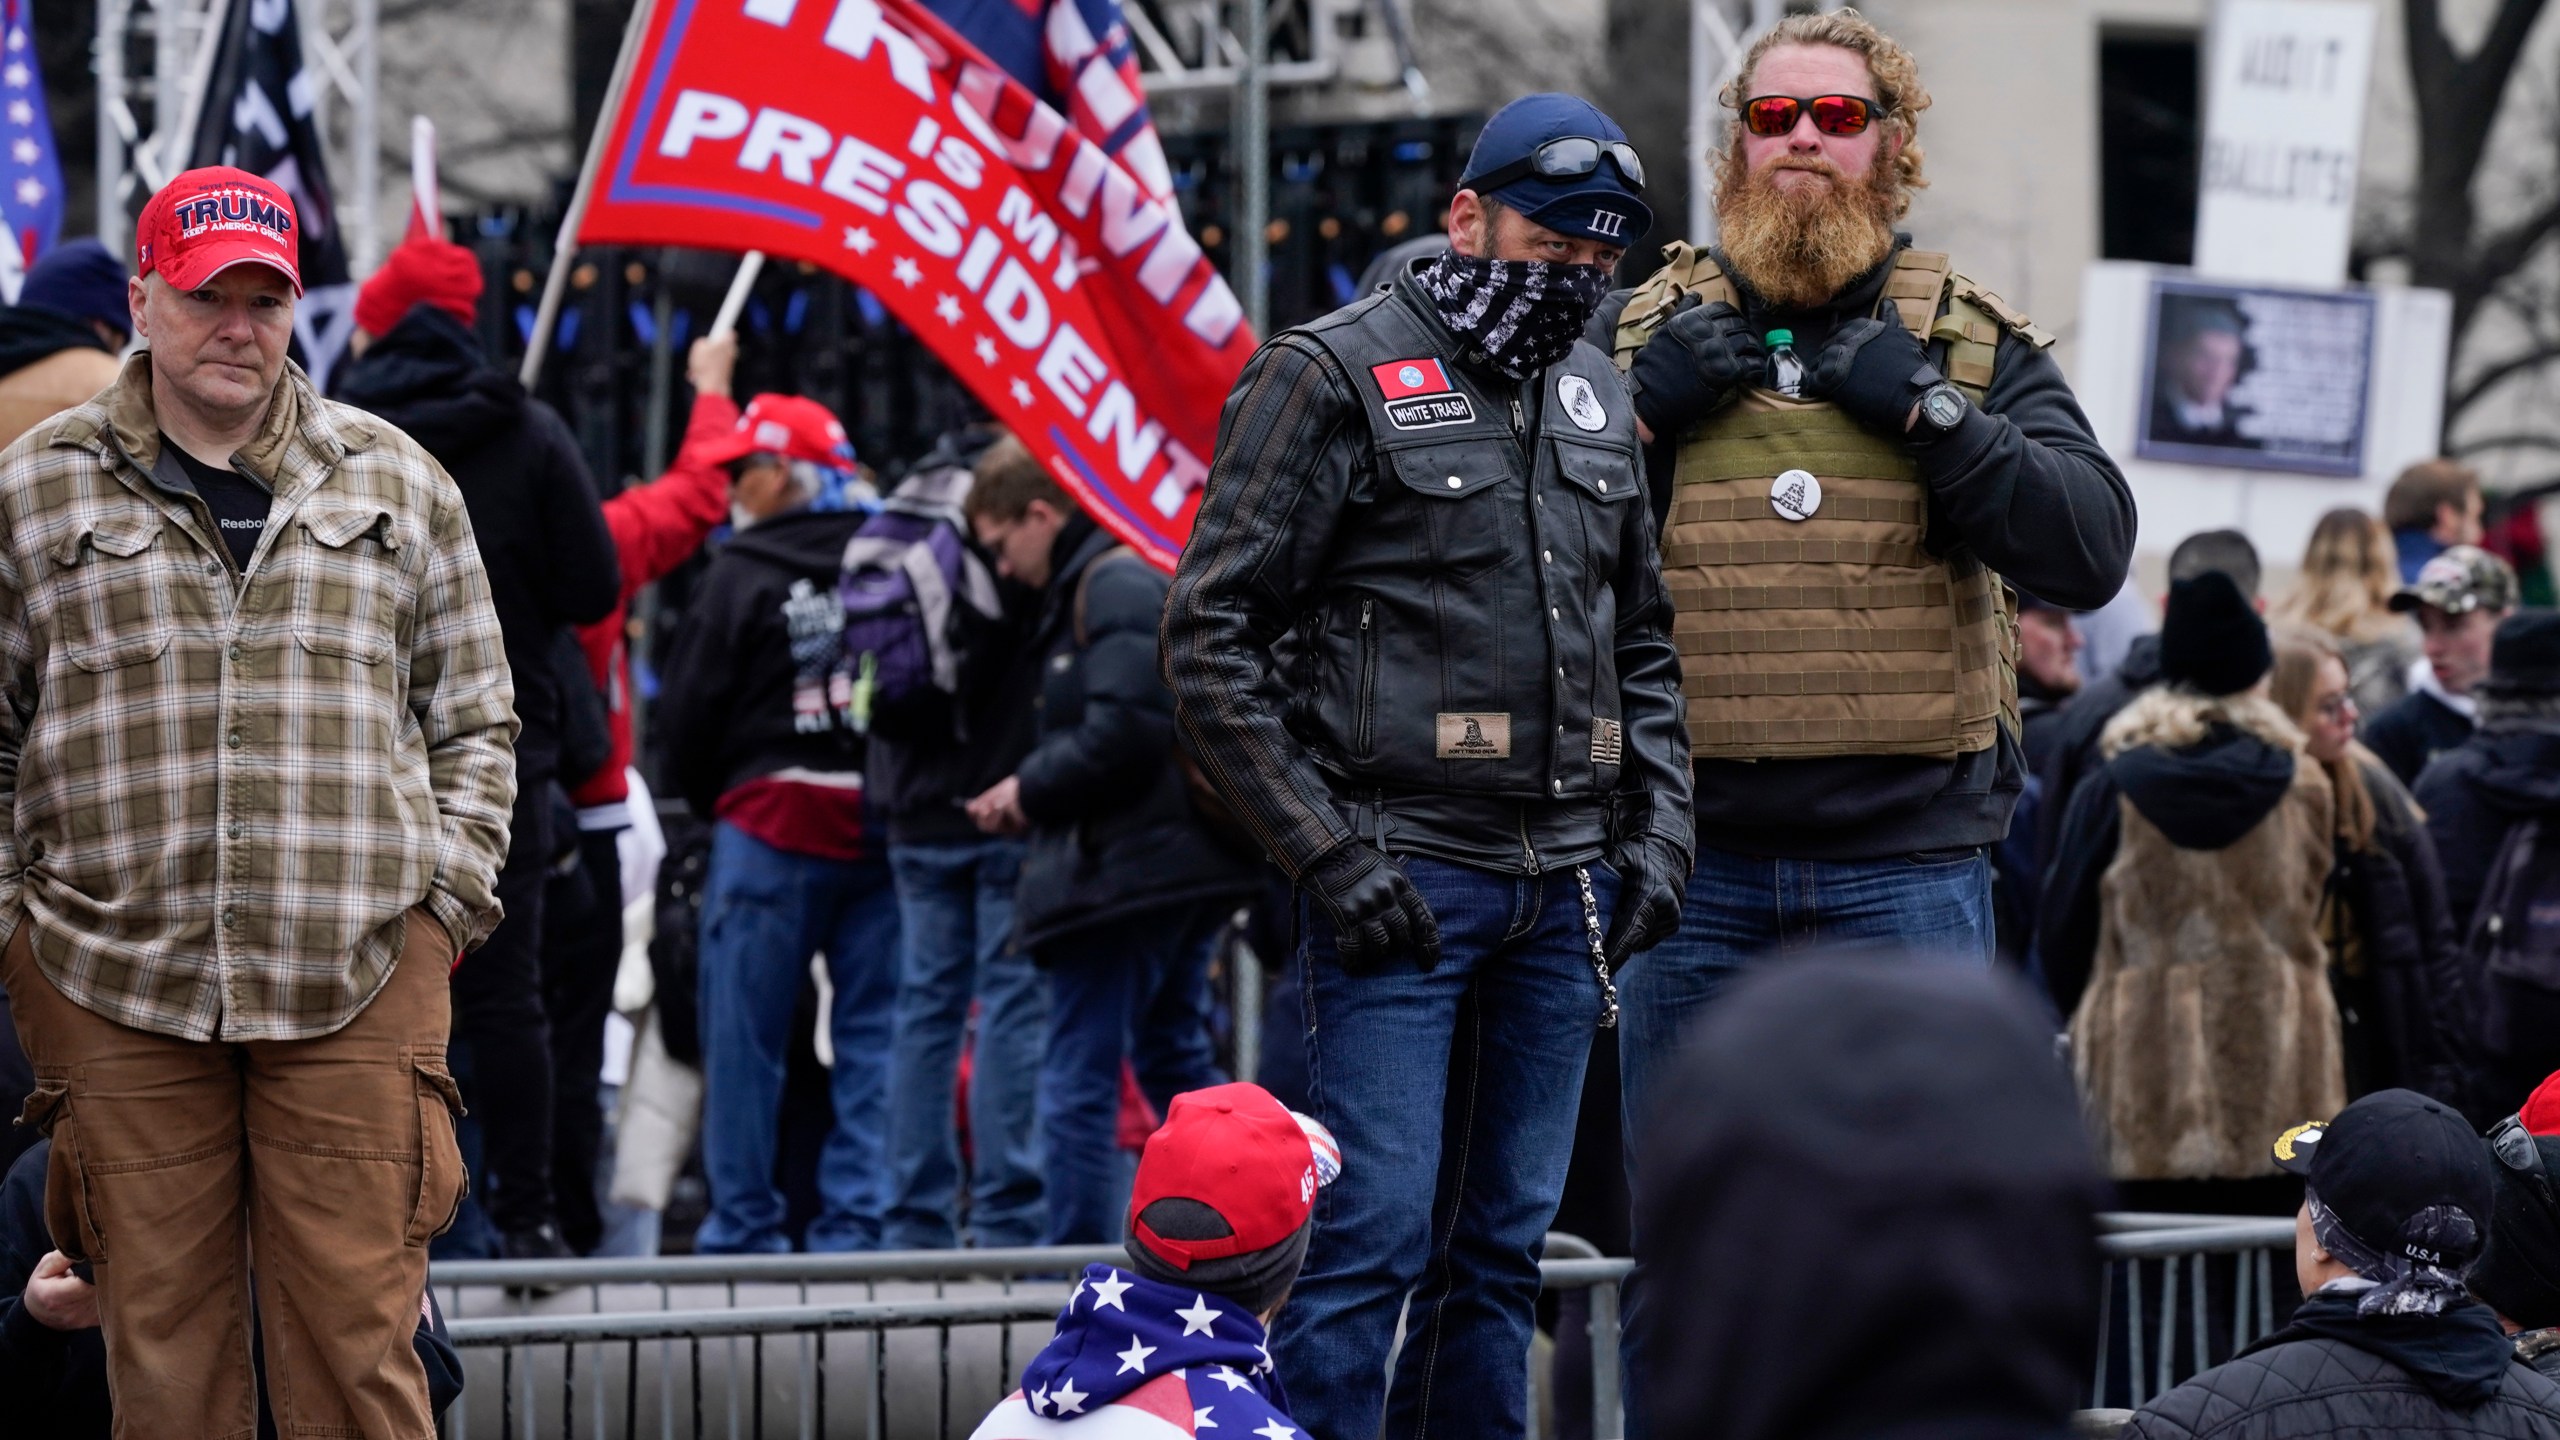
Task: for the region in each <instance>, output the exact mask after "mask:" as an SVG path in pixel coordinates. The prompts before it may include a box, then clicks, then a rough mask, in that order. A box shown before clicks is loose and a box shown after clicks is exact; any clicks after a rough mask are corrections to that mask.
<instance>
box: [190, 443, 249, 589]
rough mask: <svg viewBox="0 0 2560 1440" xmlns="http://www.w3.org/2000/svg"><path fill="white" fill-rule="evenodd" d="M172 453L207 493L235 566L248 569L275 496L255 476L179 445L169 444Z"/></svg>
mask: <svg viewBox="0 0 2560 1440" xmlns="http://www.w3.org/2000/svg"><path fill="white" fill-rule="evenodd" d="M169 453H171V454H173V455H175V456H177V457H178V465H179V467H180V468H182V469H184V470H185V471H186V472H187V479H188V480H190V481H191V482H193V483H194V485H195V487H196V493H197V494H198V495H201V496H203V497H204V504H205V508H206V509H208V510H211V511H212V512H213V524H214V528H215V529H217V530H219V531H221V532H222V543H223V544H225V545H227V546H229V547H231V559H232V561H233V564H234V566H235V568H237V569H239V570H242V571H244V572H245V571H246V570H247V569H248V568H249V557H250V556H252V555H255V554H257V553H258V537H259V536H261V535H264V534H266V533H267V511H268V509H269V508H270V507H271V506H272V505H273V504H274V502H275V497H274V496H272V495H269V494H268V493H267V487H266V486H264V485H261V484H259V483H258V481H257V480H256V478H255V477H253V476H249V475H244V474H242V473H241V472H239V471H237V470H217V469H215V468H213V467H212V466H210V465H207V464H206V463H204V462H203V461H201V460H198V459H197V458H196V457H194V456H193V455H190V454H188V453H187V452H186V451H185V450H183V449H181V448H180V447H178V446H176V445H171V446H170V447H169Z"/></svg>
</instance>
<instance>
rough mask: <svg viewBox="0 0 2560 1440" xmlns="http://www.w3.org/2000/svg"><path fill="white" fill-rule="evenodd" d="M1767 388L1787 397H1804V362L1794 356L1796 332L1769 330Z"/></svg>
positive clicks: (1797, 398) (1798, 398) (1796, 398)
mask: <svg viewBox="0 0 2560 1440" xmlns="http://www.w3.org/2000/svg"><path fill="white" fill-rule="evenodd" d="M1769 388H1770V389H1772V390H1775V391H1777V392H1778V393H1779V394H1781V395H1784V396H1786V397H1788V398H1789V399H1794V400H1800V399H1803V398H1804V362H1803V361H1801V360H1798V359H1797V358H1796V332H1794V331H1793V330H1772V331H1770V332H1769Z"/></svg>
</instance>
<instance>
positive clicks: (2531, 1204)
mask: <svg viewBox="0 0 2560 1440" xmlns="http://www.w3.org/2000/svg"><path fill="white" fill-rule="evenodd" d="M2486 1138H2487V1140H2488V1146H2489V1158H2490V1160H2491V1161H2492V1162H2494V1163H2493V1164H2492V1165H2491V1167H2490V1171H2489V1173H2490V1178H2491V1190H2492V1193H2493V1194H2494V1196H2495V1199H2494V1200H2493V1201H2492V1202H2491V1217H2490V1220H2489V1248H2487V1249H2486V1250H2483V1251H2482V1252H2480V1263H2479V1264H2477V1265H2474V1266H2472V1267H2471V1276H2470V1280H2471V1293H2472V1294H2474V1295H2477V1296H2479V1297H2480V1299H2481V1300H2482V1301H2483V1302H2485V1303H2486V1304H2487V1305H2488V1306H2489V1307H2490V1308H2491V1309H2494V1310H2496V1311H2497V1312H2498V1323H2499V1324H2500V1325H2502V1326H2504V1327H2505V1328H2506V1331H2507V1333H2508V1334H2509V1335H2510V1336H2512V1337H2513V1338H2514V1340H2515V1347H2516V1358H2517V1359H2518V1360H2521V1361H2523V1362H2524V1363H2525V1364H2527V1365H2530V1366H2532V1367H2533V1368H2534V1369H2536V1370H2538V1371H2540V1372H2541V1373H2542V1374H2543V1375H2544V1376H2545V1377H2547V1378H2549V1379H2552V1380H2560V1074H2555V1075H2551V1076H2548V1077H2546V1078H2545V1079H2544V1080H2543V1082H2542V1084H2541V1085H2539V1086H2538V1087H2536V1088H2535V1090H2534V1092H2533V1094H2532V1095H2530V1096H2528V1097H2527V1098H2526V1100H2525V1102H2524V1105H2523V1106H2522V1108H2520V1109H2519V1110H2517V1112H2516V1113H2515V1114H2513V1115H2511V1116H2508V1117H2507V1118H2506V1119H2503V1120H2501V1121H2499V1122H2498V1123H2497V1124H2496V1125H2493V1126H2491V1127H2490V1129H2489V1133H2488V1136H2487V1137H2486Z"/></svg>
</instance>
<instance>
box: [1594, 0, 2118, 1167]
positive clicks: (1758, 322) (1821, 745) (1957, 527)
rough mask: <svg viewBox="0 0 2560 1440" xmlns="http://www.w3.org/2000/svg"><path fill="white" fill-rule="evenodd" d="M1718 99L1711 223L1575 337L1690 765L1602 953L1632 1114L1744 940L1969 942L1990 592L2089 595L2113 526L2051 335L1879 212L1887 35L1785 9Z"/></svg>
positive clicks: (1913, 947) (1983, 863) (1991, 702)
mask: <svg viewBox="0 0 2560 1440" xmlns="http://www.w3.org/2000/svg"><path fill="white" fill-rule="evenodd" d="M1725 103H1726V104H1727V105H1730V106H1734V107H1735V108H1736V109H1737V111H1738V113H1739V117H1740V119H1739V123H1737V124H1736V126H1735V128H1734V133H1733V138H1732V141H1731V143H1730V145H1729V146H1728V148H1727V149H1726V150H1725V152H1724V154H1723V156H1722V157H1721V159H1720V161H1719V163H1718V170H1717V193H1716V213H1717V224H1718V228H1719V232H1720V237H1721V238H1720V241H1719V243H1718V244H1716V245H1713V246H1710V247H1707V248H1703V249H1692V248H1690V247H1688V246H1685V245H1675V246H1673V247H1671V258H1670V263H1669V264H1668V265H1667V266H1666V267H1665V268H1664V269H1663V270H1662V271H1661V272H1660V273H1658V274H1656V275H1655V276H1654V277H1653V278H1652V279H1651V280H1650V281H1648V282H1647V283H1646V284H1645V285H1644V286H1642V287H1640V288H1638V289H1636V290H1634V291H1632V292H1626V293H1622V294H1620V295H1616V296H1612V297H1611V298H1610V300H1609V301H1608V303H1607V304H1606V305H1604V306H1603V307H1602V309H1601V312H1600V314H1599V315H1598V316H1597V317H1596V318H1595V320H1594V322H1593V325H1592V328H1591V331H1590V334H1591V336H1592V338H1593V339H1594V340H1595V341H1597V342H1599V343H1604V344H1607V345H1609V346H1610V347H1611V348H1612V350H1613V352H1614V354H1615V356H1616V358H1617V360H1618V363H1619V364H1620V366H1621V367H1623V368H1625V369H1626V370H1627V372H1628V375H1629V379H1630V381H1631V383H1632V385H1633V388H1634V391H1635V407H1636V415H1637V418H1638V419H1639V421H1640V422H1642V424H1643V426H1644V436H1645V441H1646V451H1645V457H1646V472H1647V478H1648V482H1649V488H1650V490H1651V492H1652V495H1651V498H1652V501H1653V507H1654V510H1655V513H1656V514H1657V515H1659V516H1661V517H1663V520H1664V525H1665V531H1664V561H1663V573H1664V579H1665V583H1666V584H1667V586H1668V587H1669V589H1670V591H1671V594H1672V600H1673V604H1674V606H1675V607H1676V608H1677V610H1678V612H1679V616H1678V620H1677V622H1676V625H1675V627H1674V637H1675V640H1676V642H1677V645H1678V648H1679V650H1680V652H1681V662H1682V668H1683V671H1684V673H1685V678H1684V681H1683V688H1684V690H1685V692H1686V694H1687V697H1688V701H1689V711H1688V741H1689V750H1690V753H1691V755H1692V756H1693V757H1694V758H1695V762H1696V776H1697V779H1696V786H1695V795H1696V803H1697V814H1698V837H1699V848H1698V858H1697V866H1696V870H1695V873H1694V874H1693V875H1692V877H1691V879H1690V882H1689V887H1688V897H1687V904H1686V906H1685V907H1684V912H1683V917H1682V920H1681V925H1680V930H1679V933H1678V934H1676V935H1675V936H1673V937H1671V938H1670V939H1667V940H1665V941H1664V942H1663V944H1662V945H1661V946H1659V947H1657V948H1656V949H1655V950H1654V951H1652V952H1651V953H1649V954H1647V955H1646V956H1644V957H1643V958H1642V959H1640V960H1639V961H1637V962H1636V963H1635V964H1634V965H1632V966H1630V967H1629V969H1628V973H1627V977H1626V990H1627V1001H1628V1012H1627V1033H1626V1035H1625V1037H1624V1044H1623V1056H1624V1070H1625V1081H1626V1104H1627V1107H1628V1110H1627V1113H1628V1115H1629V1116H1630V1118H1631V1119H1635V1118H1638V1117H1641V1116H1642V1115H1643V1113H1644V1109H1643V1107H1644V1106H1645V1105H1646V1104H1647V1103H1648V1101H1649V1100H1650V1099H1651V1095H1650V1090H1651V1084H1650V1082H1651V1081H1652V1080H1653V1078H1654V1076H1655V1074H1656V1071H1657V1069H1658V1067H1659V1066H1660V1065H1661V1064H1662V1062H1664V1061H1665V1060H1667V1059H1668V1058H1669V1057H1670V1055H1671V1053H1672V1047H1673V1045H1674V1043H1675V1041H1676V1037H1677V1036H1678V1034H1679V1033H1680V1031H1681V1030H1682V1028H1683V1027H1685V1026H1686V1025H1687V1024H1688V1023H1689V1022H1690V1021H1691V1020H1692V1019H1693V1018H1694V1017H1695V1014H1696V1012H1697V1011H1699V1010H1700V1009H1702V1008H1703V1007H1704V1006H1705V1005H1706V1004H1707V1003H1708V1002H1709V1001H1710V1000H1711V998H1712V997H1713V996H1714V994H1715V993H1716V991H1717V990H1718V989H1719V988H1720V987H1721V986H1722V985H1723V984H1724V983H1725V982H1726V981H1727V980H1728V979H1730V978H1731V977H1732V976H1733V975H1734V973H1735V972H1736V971H1738V970H1740V969H1741V968H1743V967H1744V966H1746V965H1749V964H1752V963H1754V962H1757V961H1759V960H1761V959H1763V958H1764V957H1767V956H1770V955H1772V954H1776V953H1779V952H1783V951H1792V950H1799V949H1803V948H1807V947H1815V946H1839V945H1843V944H1848V945H1856V944H1861V943H1865V944H1891V945H1894V946H1895V947H1896V948H1897V949H1898V950H1900V951H1903V952H1907V953H1921V952H1934V953H1937V954H1943V955H1954V956H1960V957H1962V958H1964V959H1966V960H1969V961H1972V962H1975V963H1983V964H1987V963H1989V961H1990V958H1991V953H1992V942H1993V935H1992V908H1991V870H1990V863H1989V860H1988V859H1987V856H1986V847H1988V846H1990V845H1993V844H1995V843H1997V842H1998V841H1999V840H2000V838H2001V837H2002V836H2003V834H2005V833H2006V832H2007V830H2008V827H2009V816H2010V811H2011V809H2012V808H2013V807H2014V806H2015V804H2016V802H2017V798H2018V795H2019V793H2020V791H2021V790H2022V789H2023V788H2024V786H2025V782H2026V770H2025V766H2024V764H2023V763H2022V760H2021V755H2020V745H2019V731H2018V711H2017V704H2018V690H2017V678H2016V656H2017V651H2016V643H2017V642H2016V613H2017V607H2016V599H2015V590H2014V589H2013V588H2012V587H2016V589H2024V590H2027V591H2030V592H2032V593H2034V594H2035V595H2037V596H2039V597H2040V598H2042V599H2043V600H2045V601H2046V602H2048V603H2051V604H2056V605H2062V606H2067V607H2073V608H2094V607H2095V606H2098V605H2101V604H2104V603H2105V602H2106V601H2107V600H2108V599H2109V598H2110V597H2112V596H2113V595H2114V594H2115V592H2116V590H2117V588H2118V587H2119V586H2120V585H2121V584H2122V582H2123V580H2124V575H2125V566H2126V562H2127V560H2128V558H2129V557H2130V554H2131V551H2132V546H2133V534H2134V513H2133V501H2132V498H2131V496H2130V494H2129V493H2128V492H2127V490H2126V488H2125V484H2124V480H2123V477H2122V476H2121V475H2119V474H2118V473H2117V471H2116V468H2115V466H2114V464H2113V463H2112V462H2110V461H2109V460H2108V458H2107V456H2106V453H2105V451H2103V450H2102V449H2100V448H2099V445H2098V442H2097V440H2096V438H2095V437H2094V436H2093V435H2091V433H2090V430H2089V424H2088V421H2087V420H2086V419H2085V418H2084V417H2083V416H2082V415H2081V413H2080V407H2079V405H2078V404H2077V403H2076V402H2075V401H2074V400H2073V399H2072V396H2071V391H2070V389H2069V387H2068V386H2067V385H2065V383H2064V382H2063V379H2062V373H2061V371H2060V369H2059V368H2058V367H2057V366H2056V365H2055V364H2054V362H2053V360H2052V357H2051V356H2050V355H2049V354H2048V353H2047V349H2046V347H2047V346H2049V345H2050V344H2051V343H2052V342H2051V340H2050V339H2049V338H2048V337H2046V336H2045V335H2044V334H2043V333H2042V332H2041V331H2039V330H2037V329H2036V328H2035V327H2034V326H2033V325H2032V324H2030V323H2029V322H2028V320H2027V318H2026V317H2025V316H2023V315H2021V314H2019V313H2018V312H2017V311H2016V310H2014V309H2012V308H2010V307H2009V306H2008V305H2007V304H2006V303H2004V302H2003V301H2001V300H2000V299H1999V297H1997V296H1996V295H1993V294H1992V293H1990V292H1989V291H1987V290H1985V289H1983V288H1982V287H1981V286H1979V285H1977V284H1975V283H1974V282H1973V281H1971V280H1969V279H1966V278H1965V277H1964V276H1963V275H1961V274H1959V273H1957V272H1956V271H1955V270H1954V269H1953V268H1952V267H1951V265H1950V263H1949V261H1948V259H1947V257H1946V256H1944V255H1938V254H1931V253H1927V252H1923V251H1918V250H1915V249H1913V248H1912V247H1911V242H1910V239H1909V237H1908V236H1906V235H1902V234H1898V233H1896V231H1895V229H1894V226H1895V223H1896V222H1897V221H1899V220H1900V219H1901V218H1902V215H1903V213H1904V211H1905V210H1906V209H1908V207H1909V204H1910V198H1911V192H1912V191H1913V190H1915V189H1916V188H1918V187H1919V186H1920V185H1921V184H1922V183H1923V181H1922V177H1921V164H1920V160H1921V157H1920V147H1919V145H1918V143H1917V139H1916V120H1917V118H1918V115H1919V112H1920V111H1921V110H1923V109H1925V108H1927V106H1928V104H1929V96H1928V94H1927V92H1926V91H1924V90H1922V89H1921V88H1920V83H1919V74H1918V69H1917V67H1916V65H1915V64H1914V63H1913V61H1912V58H1911V55H1910V53H1909V52H1907V51H1905V50H1904V49H1903V48H1902V47H1901V46H1900V45H1899V44H1896V43H1895V42H1894V41H1893V40H1892V39H1891V38H1889V37H1887V36H1886V35H1884V34H1883V33H1881V32H1879V31H1878V30H1877V29H1876V28H1875V27H1874V26H1873V25H1872V24H1870V23H1868V22H1867V21H1866V20H1864V19H1862V18H1860V17H1859V16H1858V14H1857V13H1856V12H1855V11H1846V10H1844V11H1837V12H1834V13H1831V14H1826V15H1799V16H1793V17H1790V18H1789V19H1787V20H1785V21H1783V22H1782V23H1780V24H1779V25H1778V26H1777V27H1776V28H1775V29H1774V30H1772V31H1771V32H1770V33H1769V34H1768V35H1767V36H1766V37H1765V38H1763V39H1762V40H1761V41H1760V42H1759V43H1758V44H1757V45H1755V46H1754V47H1753V48H1752V50H1751V52H1750V53H1749V55H1748V56H1747V58H1746V61H1745V64H1744V66H1743V68H1742V71H1741V74H1740V76H1739V77H1738V78H1737V79H1736V80H1735V81H1734V82H1733V84H1731V85H1730V86H1728V87H1727V88H1726V91H1725ZM1779 331H1786V332H1789V335H1788V339H1789V341H1790V342H1791V344H1792V347H1793V349H1794V351H1795V352H1796V354H1797V355H1798V356H1799V357H1801V361H1802V366H1803V370H1804V375H1803V381H1802V385H1801V394H1800V395H1788V394H1784V393H1781V392H1780V390H1778V389H1777V388H1774V386H1775V377H1774V376H1773V374H1772V367H1771V366H1770V364H1769V354H1770V350H1771V348H1772V347H1771V345H1770V341H1771V339H1772V337H1773V336H1774V335H1775V334H1776V332H1779ZM2067 799H2068V797H2056V798H2055V799H2054V801H2053V802H2052V803H2056V804H2059V803H2063V801H2064V800H2067Z"/></svg>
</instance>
